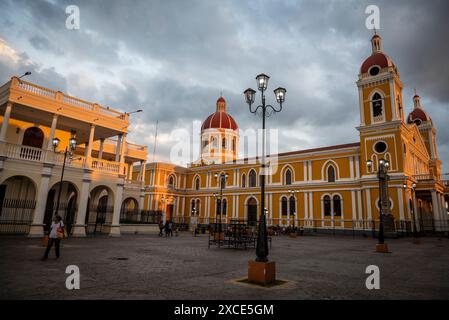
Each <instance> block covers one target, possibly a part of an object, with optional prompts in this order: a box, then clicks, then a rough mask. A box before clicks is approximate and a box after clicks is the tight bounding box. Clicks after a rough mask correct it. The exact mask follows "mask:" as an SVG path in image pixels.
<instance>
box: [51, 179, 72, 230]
mask: <svg viewBox="0 0 449 320" xmlns="http://www.w3.org/2000/svg"><path fill="white" fill-rule="evenodd" d="M78 195H79V190H78V187H77V186H76V185H75V184H74V183H72V182H70V181H66V180H64V181H62V183H61V182H57V183H55V184H54V185H53V186H52V187H51V188H50V189H49V192H48V195H47V203H46V206H45V214H44V225H45V227H44V229H45V230H46V231H49V230H50V226H51V222H52V219H53V216H54V215H55V214H58V215H60V216H61V217H62V220H63V221H64V223H65V224H66V228H67V233H68V234H70V232H71V229H72V226H73V224H74V222H75V216H76V213H77V211H78ZM58 200H59V202H58Z"/></svg>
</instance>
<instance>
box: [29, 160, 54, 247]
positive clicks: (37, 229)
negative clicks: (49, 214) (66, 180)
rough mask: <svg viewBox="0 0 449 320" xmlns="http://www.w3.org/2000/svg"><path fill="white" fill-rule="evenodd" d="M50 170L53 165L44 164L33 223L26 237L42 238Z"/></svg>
mask: <svg viewBox="0 0 449 320" xmlns="http://www.w3.org/2000/svg"><path fill="white" fill-rule="evenodd" d="M51 168H53V165H49V164H45V163H44V168H43V170H42V177H41V183H40V184H39V189H38V190H37V201H36V208H35V209H34V214H33V222H32V223H31V227H30V232H29V233H28V237H30V238H39V237H43V236H44V215H45V207H46V205H47V196H48V185H49V183H50V177H51Z"/></svg>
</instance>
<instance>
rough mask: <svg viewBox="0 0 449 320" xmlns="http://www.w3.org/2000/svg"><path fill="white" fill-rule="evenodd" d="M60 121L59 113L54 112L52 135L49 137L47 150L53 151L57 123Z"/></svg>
mask: <svg viewBox="0 0 449 320" xmlns="http://www.w3.org/2000/svg"><path fill="white" fill-rule="evenodd" d="M57 123H58V115H57V114H54V115H53V119H52V121H51V128H50V136H49V137H48V144H47V150H50V151H53V139H54V138H55V132H56V124H57Z"/></svg>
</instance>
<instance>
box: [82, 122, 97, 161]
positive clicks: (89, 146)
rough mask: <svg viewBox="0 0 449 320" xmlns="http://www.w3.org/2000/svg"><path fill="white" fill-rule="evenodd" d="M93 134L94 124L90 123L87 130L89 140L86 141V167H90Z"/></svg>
mask: <svg viewBox="0 0 449 320" xmlns="http://www.w3.org/2000/svg"><path fill="white" fill-rule="evenodd" d="M94 134H95V126H94V125H93V124H91V125H90V132H89V141H88V142H87V146H86V153H85V155H84V156H85V157H86V167H88V168H90V167H91V160H92V145H93V143H94Z"/></svg>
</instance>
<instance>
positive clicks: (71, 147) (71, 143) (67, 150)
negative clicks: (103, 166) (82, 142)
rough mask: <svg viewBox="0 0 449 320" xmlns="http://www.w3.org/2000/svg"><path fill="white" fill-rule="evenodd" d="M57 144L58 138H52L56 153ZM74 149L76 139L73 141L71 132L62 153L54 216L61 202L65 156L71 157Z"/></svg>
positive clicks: (73, 136)
mask: <svg viewBox="0 0 449 320" xmlns="http://www.w3.org/2000/svg"><path fill="white" fill-rule="evenodd" d="M59 142H60V140H59V139H58V138H53V140H52V142H51V143H52V145H53V149H54V151H55V152H56V148H58V146H59ZM75 149H76V139H75V134H74V133H73V132H72V136H71V137H70V139H69V144H68V146H67V147H66V148H65V151H64V160H63V162H62V170H61V180H60V182H59V190H58V200H57V202H56V208H55V215H57V214H58V211H59V203H60V202H61V191H62V184H63V182H64V171H65V163H66V161H67V154H69V155H70V156H72V154H73V151H74V150H75Z"/></svg>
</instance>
